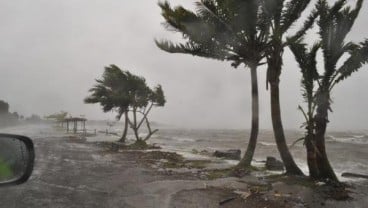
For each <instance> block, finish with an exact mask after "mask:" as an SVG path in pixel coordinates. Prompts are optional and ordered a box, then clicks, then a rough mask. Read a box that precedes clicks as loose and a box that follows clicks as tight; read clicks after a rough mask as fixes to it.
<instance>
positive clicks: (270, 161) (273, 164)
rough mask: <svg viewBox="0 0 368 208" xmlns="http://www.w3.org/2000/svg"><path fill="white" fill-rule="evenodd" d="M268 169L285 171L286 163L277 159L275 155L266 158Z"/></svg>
mask: <svg viewBox="0 0 368 208" xmlns="http://www.w3.org/2000/svg"><path fill="white" fill-rule="evenodd" d="M266 169H267V170H276V171H283V170H284V164H283V163H282V162H281V161H280V160H277V159H276V158H274V157H267V159H266Z"/></svg>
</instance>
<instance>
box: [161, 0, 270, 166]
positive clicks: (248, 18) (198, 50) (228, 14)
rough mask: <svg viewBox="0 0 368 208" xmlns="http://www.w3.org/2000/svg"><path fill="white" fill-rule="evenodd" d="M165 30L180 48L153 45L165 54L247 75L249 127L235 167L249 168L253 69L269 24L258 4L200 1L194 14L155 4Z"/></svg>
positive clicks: (251, 0) (253, 137) (253, 136)
mask: <svg viewBox="0 0 368 208" xmlns="http://www.w3.org/2000/svg"><path fill="white" fill-rule="evenodd" d="M159 6H160V7H161V10H162V16H163V17H164V19H165V21H166V22H165V25H166V27H167V29H168V30H171V31H175V32H179V33H181V34H183V38H184V40H185V43H184V44H174V43H171V42H169V41H156V44H157V46H158V47H159V48H161V49H162V50H164V51H167V52H169V53H183V54H190V55H194V56H199V57H204V58H212V59H216V60H221V61H230V62H231V63H232V64H231V65H232V66H233V67H235V68H236V67H238V66H239V65H241V64H244V66H245V67H247V68H249V69H250V73H251V93H252V126H251V133H250V139H249V143H248V147H247V150H246V152H245V154H244V157H243V158H242V160H241V161H240V163H239V164H238V166H237V167H239V168H245V169H246V168H249V167H250V164H251V161H252V159H253V155H254V151H255V148H256V143H257V136H258V129H259V107H258V106H259V101H258V100H259V99H258V81H257V67H258V66H259V65H262V63H261V61H262V59H264V58H265V54H266V49H267V46H268V41H269V29H270V24H269V21H268V20H267V19H265V18H264V17H266V15H265V14H264V13H265V11H264V10H263V7H262V4H261V1H258V0H245V1H244V0H228V1H222V0H202V1H198V2H196V12H192V11H189V10H187V9H185V8H183V7H181V6H179V7H175V8H171V7H170V5H169V3H168V2H165V3H159Z"/></svg>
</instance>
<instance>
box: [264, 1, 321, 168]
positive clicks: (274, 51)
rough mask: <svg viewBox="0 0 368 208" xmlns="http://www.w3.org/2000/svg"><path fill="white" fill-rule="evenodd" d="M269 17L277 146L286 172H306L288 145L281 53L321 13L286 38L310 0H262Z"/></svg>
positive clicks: (269, 74) (269, 60) (269, 59)
mask: <svg viewBox="0 0 368 208" xmlns="http://www.w3.org/2000/svg"><path fill="white" fill-rule="evenodd" d="M262 2H263V8H264V10H265V14H266V18H268V19H269V21H271V36H270V37H271V40H270V46H269V49H268V53H267V63H268V69H267V87H268V85H269V86H270V96H271V99H270V100H271V119H272V126H273V130H274V135H275V140H276V144H277V148H278V150H279V152H280V156H281V159H282V160H283V162H284V164H285V168H286V173H287V174H292V175H303V173H302V171H301V170H300V169H299V168H298V166H297V165H296V163H295V161H294V159H293V157H292V155H291V154H290V152H289V149H288V147H287V143H286V139H285V134H284V129H283V125H282V119H281V108H280V92H279V83H280V76H281V71H282V64H283V62H282V56H283V53H284V48H285V47H286V46H287V45H288V44H289V42H292V41H296V40H298V39H300V38H301V37H302V36H303V35H304V34H305V32H306V31H307V30H308V29H309V28H310V27H311V26H312V25H313V22H314V20H315V19H316V17H317V16H318V13H317V12H315V11H313V12H311V14H310V15H309V17H308V19H307V21H306V22H305V24H304V25H303V27H302V28H301V29H300V30H299V31H298V32H297V33H295V34H294V35H293V36H291V37H289V38H288V40H286V38H285V36H286V34H287V33H288V31H289V30H290V28H291V27H292V25H293V24H294V23H295V22H296V21H297V20H298V19H299V17H300V16H301V14H302V12H303V11H304V10H305V9H306V8H307V6H308V5H309V3H310V0H289V1H285V0H263V1H262Z"/></svg>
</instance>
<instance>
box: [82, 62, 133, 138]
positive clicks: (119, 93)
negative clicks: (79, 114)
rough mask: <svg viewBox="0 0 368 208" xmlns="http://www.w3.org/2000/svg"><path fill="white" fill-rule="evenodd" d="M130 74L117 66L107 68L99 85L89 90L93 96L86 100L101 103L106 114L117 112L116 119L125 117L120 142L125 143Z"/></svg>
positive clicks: (97, 80)
mask: <svg viewBox="0 0 368 208" xmlns="http://www.w3.org/2000/svg"><path fill="white" fill-rule="evenodd" d="M128 78H129V74H128V72H124V71H122V70H120V69H119V67H117V66H115V65H111V66H109V67H105V71H104V73H103V75H102V79H96V82H97V84H96V85H95V86H94V87H93V88H91V89H90V90H89V92H91V95H90V96H88V97H87V98H85V99H84V102H85V103H100V105H101V106H102V110H103V111H104V112H109V111H116V112H118V114H117V115H116V119H117V120H120V118H121V117H122V116H123V115H124V116H125V122H124V131H123V135H122V136H121V139H120V141H121V142H125V139H126V135H127V132H128V123H129V117H128V109H129V99H128V95H127V94H126V92H127V91H126V88H127V85H126V83H127V81H128Z"/></svg>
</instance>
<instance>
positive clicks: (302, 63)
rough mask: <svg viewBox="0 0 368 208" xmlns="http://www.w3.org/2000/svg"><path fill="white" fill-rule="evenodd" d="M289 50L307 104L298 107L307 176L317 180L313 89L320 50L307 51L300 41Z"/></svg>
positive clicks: (317, 44)
mask: <svg viewBox="0 0 368 208" xmlns="http://www.w3.org/2000/svg"><path fill="white" fill-rule="evenodd" d="M289 46H290V49H291V51H292V52H293V54H294V56H295V59H296V60H297V62H298V64H299V67H300V69H301V73H302V79H301V88H302V96H303V98H304V101H305V102H306V103H307V109H306V110H304V108H302V107H301V106H299V110H300V111H301V112H302V113H303V116H304V118H305V123H304V124H303V125H302V127H305V129H306V133H305V136H304V137H303V138H301V139H302V140H304V144H305V146H306V149H307V163H308V168H309V175H310V177H311V178H313V179H316V178H318V175H319V171H318V167H317V151H316V148H315V145H316V140H315V139H316V137H315V128H314V127H315V122H314V113H315V110H316V103H315V87H316V80H318V78H319V74H318V71H317V64H316V55H317V51H318V49H319V48H320V44H319V43H316V44H314V45H313V47H312V48H311V49H310V50H309V51H308V50H307V49H306V44H303V43H302V42H301V40H299V41H297V42H293V43H291V44H290V45H289Z"/></svg>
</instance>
